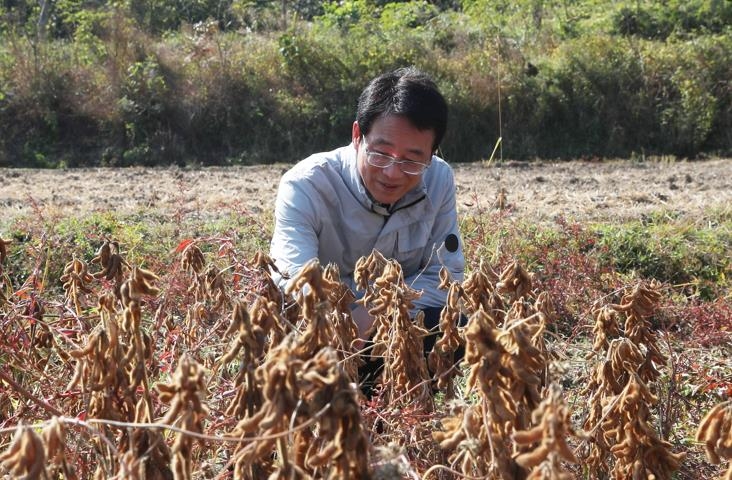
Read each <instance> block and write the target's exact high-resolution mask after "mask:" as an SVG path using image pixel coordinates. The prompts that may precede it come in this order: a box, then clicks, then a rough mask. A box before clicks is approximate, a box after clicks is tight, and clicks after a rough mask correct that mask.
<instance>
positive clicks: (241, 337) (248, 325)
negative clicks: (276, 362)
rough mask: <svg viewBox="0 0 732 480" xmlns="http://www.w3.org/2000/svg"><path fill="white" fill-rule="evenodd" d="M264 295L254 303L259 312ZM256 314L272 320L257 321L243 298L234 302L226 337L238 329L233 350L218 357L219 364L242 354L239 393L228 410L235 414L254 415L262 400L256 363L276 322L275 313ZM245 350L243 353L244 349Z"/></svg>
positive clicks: (238, 378)
mask: <svg viewBox="0 0 732 480" xmlns="http://www.w3.org/2000/svg"><path fill="white" fill-rule="evenodd" d="M266 302H267V300H266V299H264V297H257V300H256V302H255V303H254V305H253V306H252V310H253V311H254V312H258V311H259V310H260V309H262V308H266V307H263V304H266ZM255 318H259V319H261V318H264V319H266V320H268V322H261V320H260V322H253V321H252V317H251V315H250V314H249V311H248V310H247V308H246V305H245V303H244V302H243V301H238V302H236V303H235V304H234V312H233V314H232V320H231V324H230V325H229V328H228V330H227V331H226V332H225V333H224V338H229V336H230V335H232V334H233V333H235V332H237V333H238V335H237V337H236V338H235V339H234V343H233V344H232V346H231V347H230V348H229V351H228V352H227V353H226V354H225V355H224V356H223V357H222V358H220V359H218V360H217V361H216V365H217V366H219V365H224V364H227V363H229V362H231V361H232V360H234V358H236V357H237V355H238V356H239V358H240V359H241V360H240V368H239V373H238V375H237V377H236V380H235V381H236V396H235V397H234V399H233V400H232V401H231V403H230V404H229V407H228V408H227V409H226V414H227V415H229V416H232V417H234V418H237V419H239V418H242V417H251V416H252V415H254V413H255V411H256V410H257V409H258V408H259V407H260V406H261V404H262V392H261V386H259V385H257V382H256V377H255V375H254V373H255V369H256V366H257V365H259V364H261V362H262V359H263V358H264V354H265V348H266V338H267V331H268V330H269V327H270V326H271V324H273V323H274V322H273V321H271V316H270V315H267V316H260V315H257V317H255ZM240 352H241V353H240Z"/></svg>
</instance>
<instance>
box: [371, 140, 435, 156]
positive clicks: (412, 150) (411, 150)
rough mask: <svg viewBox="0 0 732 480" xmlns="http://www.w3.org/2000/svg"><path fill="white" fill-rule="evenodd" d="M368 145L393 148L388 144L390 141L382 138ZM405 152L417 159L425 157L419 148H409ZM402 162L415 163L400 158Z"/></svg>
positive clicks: (390, 143) (391, 144)
mask: <svg viewBox="0 0 732 480" xmlns="http://www.w3.org/2000/svg"><path fill="white" fill-rule="evenodd" d="M369 144H370V145H373V146H374V147H377V148H378V147H380V146H386V147H393V146H394V144H393V143H392V142H390V141H388V140H386V139H384V138H378V137H377V138H376V139H375V140H373V141H371V142H369ZM407 152H408V153H413V154H414V155H417V156H419V157H422V156H424V155H425V153H424V152H423V151H422V150H420V149H419V148H409V149H407ZM430 153H431V152H430ZM430 158H432V155H430ZM402 160H409V161H410V162H415V161H417V160H412V159H409V158H406V159H405V158H403V157H402Z"/></svg>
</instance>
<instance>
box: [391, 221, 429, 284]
mask: <svg viewBox="0 0 732 480" xmlns="http://www.w3.org/2000/svg"><path fill="white" fill-rule="evenodd" d="M429 237H430V230H429V228H427V225H425V224H421V223H415V224H412V225H409V226H408V227H407V228H403V229H400V230H399V231H398V232H397V260H398V261H399V263H400V264H401V265H402V270H403V271H404V275H405V276H408V275H412V274H414V273H416V272H417V271H418V270H419V269H420V268H422V267H423V265H422V260H423V258H424V257H425V256H427V257H429V253H430V252H429V251H428V250H429V249H428V245H427V243H428V242H429ZM425 261H426V260H425Z"/></svg>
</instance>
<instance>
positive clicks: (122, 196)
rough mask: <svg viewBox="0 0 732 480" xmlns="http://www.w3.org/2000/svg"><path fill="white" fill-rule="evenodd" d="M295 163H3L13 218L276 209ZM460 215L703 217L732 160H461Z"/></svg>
mask: <svg viewBox="0 0 732 480" xmlns="http://www.w3.org/2000/svg"><path fill="white" fill-rule="evenodd" d="M288 167H289V165H285V164H278V165H258V166H246V167H212V168H127V169H111V168H94V169H73V170H35V169H33V170H32V169H0V211H1V212H2V216H3V217H5V218H6V219H9V218H12V217H15V216H20V215H26V214H31V213H32V212H33V209H34V208H38V209H41V210H42V211H45V212H49V211H52V212H54V213H57V214H61V215H84V214H85V213H88V212H93V211H109V210H114V211H118V212H130V213H131V212H138V211H140V210H145V209H154V210H156V211H158V212H161V213H163V214H165V213H170V214H186V213H201V214H204V215H215V214H216V212H219V211H223V210H225V209H227V208H230V207H232V206H236V207H237V208H239V209H242V208H243V209H246V210H247V211H252V212H255V213H256V212H261V211H268V210H271V208H272V205H273V203H274V199H275V195H276V190H277V184H278V182H279V178H280V176H281V175H282V173H283V172H284V171H286V169H287V168H288ZM454 169H455V176H456V183H457V201H458V208H459V211H460V212H461V214H470V213H471V212H478V211H481V210H485V209H491V208H497V199H498V197H499V192H500V191H501V189H503V190H504V192H505V199H506V203H505V207H506V208H509V209H510V211H511V212H512V214H514V215H516V216H517V217H523V218H528V219H535V220H537V221H544V220H550V219H552V218H554V217H556V216H559V215H562V216H565V217H567V218H572V219H576V220H580V221H583V220H587V221H592V220H598V221H607V220H622V219H629V218H638V217H639V216H641V215H643V214H646V213H648V212H651V211H658V210H668V211H671V212H674V214H677V215H682V216H690V217H695V216H698V217H702V216H703V214H704V212H705V211H709V209H715V208H719V209H726V210H728V211H729V209H731V208H732V159H714V160H700V161H671V162H667V161H646V162H633V161H627V160H625V161H598V162H584V161H570V162H513V161H510V162H493V163H492V164H490V165H486V164H481V163H471V164H456V165H454Z"/></svg>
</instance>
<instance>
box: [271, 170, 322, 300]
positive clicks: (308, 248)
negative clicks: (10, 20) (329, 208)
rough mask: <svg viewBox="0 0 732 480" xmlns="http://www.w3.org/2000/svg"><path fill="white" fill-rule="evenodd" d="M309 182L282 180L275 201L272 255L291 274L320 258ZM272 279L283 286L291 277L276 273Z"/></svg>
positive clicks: (314, 211) (279, 267)
mask: <svg viewBox="0 0 732 480" xmlns="http://www.w3.org/2000/svg"><path fill="white" fill-rule="evenodd" d="M306 189H307V182H304V181H293V179H292V178H291V177H290V175H287V174H286V175H285V176H283V177H282V179H281V180H280V185H279V188H278V190H277V199H276V200H275V225H274V233H273V235H272V241H271V243H270V256H271V257H272V259H273V260H274V261H275V265H277V268H278V269H279V271H280V273H281V274H286V275H287V276H289V277H291V276H292V275H294V274H295V273H297V272H298V271H299V270H300V268H301V267H302V266H303V265H305V264H306V263H307V262H308V261H309V260H312V259H313V258H317V257H318V234H317V229H318V226H317V215H316V209H315V208H314V205H313V200H312V198H313V195H308V193H307V192H306ZM273 279H274V280H275V281H276V282H277V284H278V285H279V287H280V288H282V289H284V288H285V287H286V285H287V280H288V278H285V277H284V276H281V275H278V274H277V273H275V274H274V275H273Z"/></svg>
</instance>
